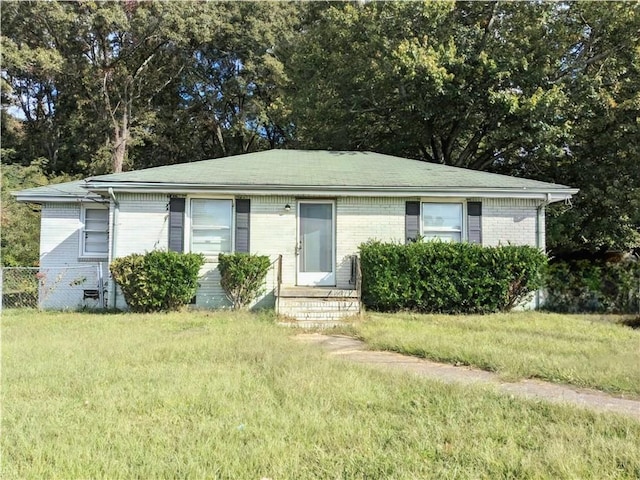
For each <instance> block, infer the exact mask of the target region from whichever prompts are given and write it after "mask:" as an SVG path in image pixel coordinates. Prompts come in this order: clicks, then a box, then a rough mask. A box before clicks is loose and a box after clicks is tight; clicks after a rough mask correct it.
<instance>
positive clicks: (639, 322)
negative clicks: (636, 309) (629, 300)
mask: <svg viewBox="0 0 640 480" xmlns="http://www.w3.org/2000/svg"><path fill="white" fill-rule="evenodd" d="M620 324H622V325H625V326H627V327H631V328H633V329H639V328H640V315H638V316H636V317H632V318H625V319H624V320H621V321H620Z"/></svg>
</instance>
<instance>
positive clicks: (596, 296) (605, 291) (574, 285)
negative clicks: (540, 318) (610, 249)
mask: <svg viewBox="0 0 640 480" xmlns="http://www.w3.org/2000/svg"><path fill="white" fill-rule="evenodd" d="M545 286H546V290H547V296H546V299H545V309H547V310H552V311H555V312H563V313H566V312H568V313H577V312H598V313H636V312H638V310H639V309H640V305H639V302H640V262H623V263H606V262H602V261H600V262H598V261H589V260H577V261H558V262H553V263H552V264H551V265H549V268H548V270H547V275H546V278H545Z"/></svg>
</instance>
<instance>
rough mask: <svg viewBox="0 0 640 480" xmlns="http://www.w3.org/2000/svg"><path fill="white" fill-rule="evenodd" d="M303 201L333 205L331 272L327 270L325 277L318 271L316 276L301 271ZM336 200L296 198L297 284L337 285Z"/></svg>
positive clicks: (314, 285)
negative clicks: (301, 209)
mask: <svg viewBox="0 0 640 480" xmlns="http://www.w3.org/2000/svg"><path fill="white" fill-rule="evenodd" d="M303 203H311V204H325V205H331V269H332V271H331V272H327V273H326V274H325V276H324V278H323V277H321V275H320V274H321V273H325V272H318V275H317V276H316V277H315V278H316V279H315V280H314V277H313V276H312V275H311V274H308V275H307V277H306V278H305V273H304V272H301V271H300V257H301V250H302V248H304V245H302V248H300V245H301V242H302V238H301V232H300V228H301V227H302V222H301V215H300V205H301V204H303ZM336 258H337V257H336V201H335V200H333V199H314V198H301V199H298V200H296V285H299V286H306V287H335V286H336V269H337V268H336Z"/></svg>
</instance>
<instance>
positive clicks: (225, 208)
mask: <svg viewBox="0 0 640 480" xmlns="http://www.w3.org/2000/svg"><path fill="white" fill-rule="evenodd" d="M190 217H191V231H190V241H191V245H190V246H191V251H192V252H193V253H203V254H205V255H210V256H212V255H218V254H219V253H229V252H231V200H212V199H206V198H194V199H192V200H191V213H190Z"/></svg>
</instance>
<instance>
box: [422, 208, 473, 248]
mask: <svg viewBox="0 0 640 480" xmlns="http://www.w3.org/2000/svg"><path fill="white" fill-rule="evenodd" d="M467 201H468V200H467V199H466V198H438V199H437V200H434V199H433V198H421V199H420V236H422V237H424V236H425V230H424V221H423V215H424V210H423V206H424V204H425V203H433V204H437V205H441V204H445V203H450V204H454V205H461V206H462V209H461V212H460V215H461V217H462V218H461V219H460V241H461V242H467V241H469V236H468V235H469V234H468V232H469V226H468V225H467V222H468V217H469V215H468V213H467ZM442 231H443V232H444V230H442ZM451 232H452V233H457V230H451Z"/></svg>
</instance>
